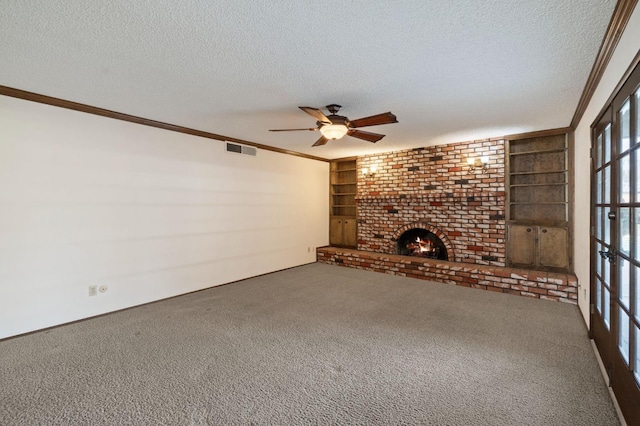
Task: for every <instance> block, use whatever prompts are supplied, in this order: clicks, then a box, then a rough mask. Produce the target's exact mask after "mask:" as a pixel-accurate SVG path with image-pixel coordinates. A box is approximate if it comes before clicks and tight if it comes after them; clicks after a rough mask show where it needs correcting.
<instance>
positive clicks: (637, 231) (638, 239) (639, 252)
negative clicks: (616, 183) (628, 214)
mask: <svg viewBox="0 0 640 426" xmlns="http://www.w3.org/2000/svg"><path fill="white" fill-rule="evenodd" d="M631 210H632V211H633V215H634V216H635V224H634V226H633V230H634V233H633V241H634V243H635V244H634V245H635V246H636V252H635V254H634V256H633V257H634V258H635V259H636V260H640V208H638V209H631Z"/></svg>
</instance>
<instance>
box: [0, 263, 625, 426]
mask: <svg viewBox="0 0 640 426" xmlns="http://www.w3.org/2000/svg"><path fill="white" fill-rule="evenodd" d="M0 383H1V385H0V424H1V425H36V424H37V425H76V424H78V425H80V424H82V425H144V424H153V425H157V424H166V425H236V424H238V425H249V424H251V425H348V424H356V425H400V424H402V425H414V424H415V425H418V424H420V425H581V426H585V425H617V424H619V422H618V419H617V416H616V413H615V410H614V407H613V404H612V401H611V398H610V396H609V393H608V390H607V387H606V385H605V383H604V380H603V378H602V376H601V374H600V371H599V369H598V365H597V362H596V358H595V356H594V354H593V351H592V349H591V346H590V342H589V339H588V337H587V332H586V329H585V327H584V325H583V323H582V320H581V317H580V314H579V312H578V309H577V307H575V306H573V305H566V304H562V303H556V302H548V301H541V300H532V299H527V298H524V297H517V296H511V295H506V294H495V293H491V292H487V291H480V290H474V289H468V288H461V287H455V286H451V285H445V284H437V283H430V282H426V281H421V280H416V279H411V278H404V277H397V276H391V275H385V274H379V273H374V272H367V271H360V270H355V269H350V268H341V267H336V266H330V265H323V264H317V263H316V264H310V265H305V266H301V267H297V268H293V269H289V270H285V271H280V272H277V273H273V274H269V275H265V276H261V277H256V278H252V279H248V280H244V281H240V282H237V283H232V284H230V285H226V286H221V287H215V288H211V289H208V290H204V291H200V292H196V293H192V294H188V295H185V296H180V297H176V298H173V299H169V300H165V301H161V302H157V303H152V304H148V305H145V306H141V307H137V308H133V309H128V310H125V311H121V312H116V313H113V314H109V315H105V316H101V317H96V318H92V319H89V320H85V321H81V322H77V323H73V324H69V325H65V326H61V327H56V328H53V329H49V330H45V331H42V332H38V333H33V334H29V335H24V336H20V337H16V338H12V339H7V340H5V341H2V342H0Z"/></svg>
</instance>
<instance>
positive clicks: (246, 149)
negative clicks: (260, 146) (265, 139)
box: [227, 142, 258, 157]
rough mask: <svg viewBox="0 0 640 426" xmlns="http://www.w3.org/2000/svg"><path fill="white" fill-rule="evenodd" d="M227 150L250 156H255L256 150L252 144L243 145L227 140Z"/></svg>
mask: <svg viewBox="0 0 640 426" xmlns="http://www.w3.org/2000/svg"><path fill="white" fill-rule="evenodd" d="M227 152H233V153H236V154H245V155H251V156H254V157H255V156H256V154H257V152H258V150H257V149H255V148H254V147H252V146H244V145H238V144H235V143H228V142H227Z"/></svg>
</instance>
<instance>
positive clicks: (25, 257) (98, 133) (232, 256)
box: [0, 96, 329, 338]
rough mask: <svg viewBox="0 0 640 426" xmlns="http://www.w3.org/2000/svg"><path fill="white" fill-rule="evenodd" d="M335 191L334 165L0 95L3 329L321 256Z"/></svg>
mask: <svg viewBox="0 0 640 426" xmlns="http://www.w3.org/2000/svg"><path fill="white" fill-rule="evenodd" d="M328 193H329V165H328V163H325V162H320V161H314V160H309V159H304V158H299V157H294V156H290V155H285V154H278V153H274V152H270V151H263V150H258V153H257V156H256V157H251V156H247V155H239V154H231V153H227V152H225V144H224V143H222V142H219V141H213V140H209V139H204V138H199V137H195V136H189V135H183V134H179V133H175V132H169V131H165V130H160V129H156V128H151V127H147V126H141V125H136V124H132V123H127V122H122V121H117V120H112V119H108V118H104V117H98V116H93V115H89V114H84V113H80V112H75V111H70V110H65V109H61V108H56V107H52V106H47V105H41V104H37V103H33V102H28V101H23V100H18V99H13V98H9V97H3V96H0V338H4V337H8V336H12V335H16V334H20V333H25V332H29V331H32V330H37V329H41V328H44V327H49V326H53V325H57V324H61V323H65V322H68V321H73V320H77V319H81V318H86V317H90V316H93V315H98V314H102V313H105V312H110V311H114V310H117V309H122V308H126V307H130V306H134V305H138V304H142V303H146V302H150V301H154V300H158V299H162V298H166V297H170V296H174V295H178V294H182V293H186V292H191V291H194V290H199V289H203V288H207V287H211V286H215V285H218V284H223V283H228V282H231V281H235V280H239V279H243V278H246V277H251V276H255V275H259V274H264V273H268V272H272V271H276V270H280V269H283V268H288V267H292V266H297V265H301V264H305V263H310V262H314V261H315V251H314V250H313V249H312V250H311V252H309V250H308V248H309V247H312V248H315V247H317V246H323V245H327V244H328V232H329V231H328V223H329V218H328V213H329V206H328V195H327V194H328ZM92 284H96V285H101V284H106V285H108V286H109V288H108V291H107V292H106V293H104V294H99V295H98V296H93V297H89V296H88V286H89V285H92Z"/></svg>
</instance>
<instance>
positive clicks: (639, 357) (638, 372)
mask: <svg viewBox="0 0 640 426" xmlns="http://www.w3.org/2000/svg"><path fill="white" fill-rule="evenodd" d="M633 328H635V329H636V333H635V334H636V350H635V353H636V356H635V358H636V361H635V366H634V367H633V375H634V376H635V377H636V382H637V383H638V384H639V385H640V328H638V327H637V326H634V327H633Z"/></svg>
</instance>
